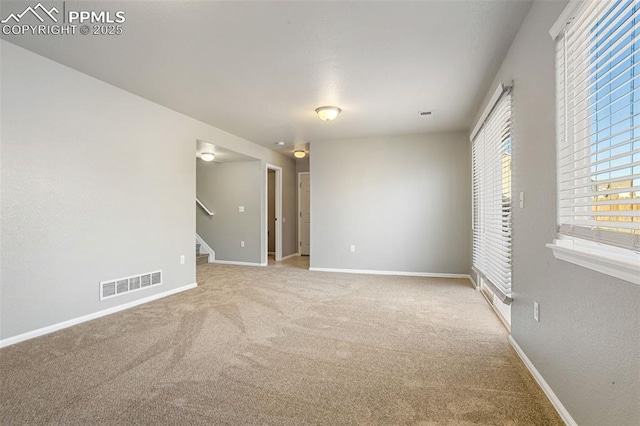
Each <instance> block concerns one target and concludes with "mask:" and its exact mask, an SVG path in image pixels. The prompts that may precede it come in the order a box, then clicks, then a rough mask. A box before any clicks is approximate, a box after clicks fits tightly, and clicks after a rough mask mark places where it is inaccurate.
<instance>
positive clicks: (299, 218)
mask: <svg viewBox="0 0 640 426" xmlns="http://www.w3.org/2000/svg"><path fill="white" fill-rule="evenodd" d="M308 174H310V173H309V172H298V184H297V185H296V187H297V190H298V254H300V247H302V238H301V236H300V229H302V223H301V222H302V220H301V219H302V217H300V214H301V213H302V208H301V206H300V198H301V197H300V189H302V188H301V187H300V186H301V185H302V179H301V177H302V175H308ZM309 182H311V176H309ZM309 203H311V196H309ZM309 207H311V206H309ZM309 242H311V230H309ZM309 255H311V247H309Z"/></svg>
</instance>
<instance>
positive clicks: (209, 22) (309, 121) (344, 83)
mask: <svg viewBox="0 0 640 426" xmlns="http://www.w3.org/2000/svg"><path fill="white" fill-rule="evenodd" d="M3 3H5V2H3ZM54 3H55V2H54ZM66 3H67V5H66V7H67V8H71V7H73V6H74V5H75V6H77V5H79V4H80V5H82V7H83V8H85V9H86V8H87V5H89V4H90V5H91V9H92V10H112V11H115V10H118V9H120V10H124V11H125V12H126V22H125V23H124V24H123V32H124V33H123V34H122V35H120V36H95V35H87V36H81V35H75V36H70V37H64V36H42V35H38V36H2V37H3V38H4V39H6V40H9V41H11V42H13V43H15V44H18V45H20V46H23V47H25V48H27V49H29V50H32V51H34V52H36V53H38V54H41V55H43V56H46V57H48V58H51V59H53V60H55V61H58V62H60V63H62V64H65V65H68V66H70V67H72V68H75V69H77V70H79V71H81V72H83V73H86V74H89V75H92V76H94V77H96V78H98V79H100V80H104V81H106V82H108V83H111V84H113V85H115V86H118V87H121V88H123V89H125V90H127V91H130V92H132V93H135V94H137V95H140V96H142V97H144V98H147V99H149V100H152V101H154V102H157V103H159V104H162V105H165V106H167V107H169V108H171V109H174V110H176V111H179V112H182V113H184V114H187V115H189V116H191V117H194V118H196V119H199V120H202V121H204V122H206V123H209V124H211V125H213V126H215V127H218V128H220V129H223V130H226V131H228V132H230V133H233V134H236V135H238V136H241V137H243V138H245V139H248V140H250V141H252V142H256V143H259V144H262V145H264V146H267V147H269V148H271V149H274V150H283V151H289V152H291V151H293V148H294V146H295V144H303V143H305V142H311V143H313V142H314V141H321V140H327V139H336V138H350V137H365V136H380V135H391V134H413V133H426V132H440V131H453V130H466V129H468V128H469V127H470V126H471V124H472V123H471V120H472V119H473V116H474V115H475V113H476V110H477V109H478V108H479V104H480V102H481V100H482V97H483V95H484V93H485V92H486V91H487V90H488V89H489V87H488V85H489V84H490V81H491V79H492V77H493V75H494V74H495V72H496V71H497V68H498V66H499V64H500V63H501V61H502V59H503V57H504V55H505V54H506V51H507V49H508V47H509V45H510V44H511V41H512V40H513V38H514V36H515V34H516V33H517V30H518V29H519V27H520V25H521V24H522V22H523V20H524V17H525V15H526V13H527V11H528V9H529V7H530V2H529V1H519V0H504V1H500V0H493V1H489V0H484V1H480V0H475V1H423V2H327V1H323V2H307V1H300V2H294V1H283V2H271V1H258V2H255V1H254V2H244V1H242V2H211V1H209V2H205V1H197V2H194V1H163V2H149V1H129V2H115V1H114V2H81V3H75V2H71V1H67V2H66ZM24 4H25V3H22V8H24ZM3 10H7V8H6V6H5V5H4V4H3ZM2 15H3V16H4V15H5V13H4V12H3V13H2ZM321 105H337V106H339V107H340V108H342V110H343V112H342V114H341V115H340V116H339V117H338V118H337V119H336V120H335V121H333V122H322V121H320V120H319V119H318V118H317V116H316V115H315V112H314V110H315V108H316V107H318V106H321ZM421 110H433V111H434V113H433V116H432V117H429V118H418V111H421ZM280 140H282V141H285V142H286V143H287V145H286V146H285V147H278V146H276V145H275V142H277V141H280ZM212 142H215V141H212Z"/></svg>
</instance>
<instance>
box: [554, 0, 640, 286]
mask: <svg viewBox="0 0 640 426" xmlns="http://www.w3.org/2000/svg"><path fill="white" fill-rule="evenodd" d="M552 36H555V38H556V90H557V93H556V99H557V143H558V150H557V161H558V172H557V179H558V239H557V240H556V242H555V243H554V244H550V247H551V248H553V249H554V254H555V255H556V257H558V258H561V259H564V260H568V261H570V262H573V263H577V264H580V265H582V266H586V267H588V268H591V269H595V270H598V271H600V272H604V273H608V274H610V275H613V276H617V277H619V278H622V279H626V280H628V281H632V282H636V283H638V284H640V253H639V252H640V5H639V3H638V0H616V1H597V0H596V1H594V0H590V1H585V2H582V3H576V2H572V3H571V4H570V6H569V7H568V9H567V10H566V11H565V12H564V13H563V15H562V16H561V20H559V22H558V24H556V26H554V29H552Z"/></svg>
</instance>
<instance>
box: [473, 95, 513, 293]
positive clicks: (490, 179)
mask: <svg viewBox="0 0 640 426" xmlns="http://www.w3.org/2000/svg"><path fill="white" fill-rule="evenodd" d="M472 137H473V140H472V148H471V150H472V154H471V156H472V181H473V182H472V190H473V266H474V269H475V270H476V272H478V273H479V274H480V275H481V276H482V278H484V279H485V281H486V282H488V283H489V284H490V286H491V287H493V289H494V290H497V291H498V295H499V296H501V299H502V300H503V301H504V302H506V303H510V302H511V93H510V87H509V88H505V89H502V92H501V93H499V97H498V98H497V100H496V103H495V105H494V106H493V108H492V109H491V112H490V113H489V114H488V116H487V117H486V119H485V121H484V123H483V124H482V125H481V127H480V128H479V130H478V131H477V132H476V133H475V135H473V136H472Z"/></svg>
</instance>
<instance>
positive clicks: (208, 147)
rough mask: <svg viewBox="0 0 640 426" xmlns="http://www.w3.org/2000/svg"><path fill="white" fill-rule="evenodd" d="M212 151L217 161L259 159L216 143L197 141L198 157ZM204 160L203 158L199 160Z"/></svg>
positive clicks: (228, 161)
mask: <svg viewBox="0 0 640 426" xmlns="http://www.w3.org/2000/svg"><path fill="white" fill-rule="evenodd" d="M205 152H210V153H212V154H214V155H215V159H214V160H213V162H215V163H238V162H241V161H257V160H258V159H257V158H253V157H249V156H248V155H244V154H240V153H238V152H235V151H232V150H229V149H226V148H223V147H221V146H216V145H214V144H211V143H208V142H205V141H201V140H197V141H196V157H197V158H198V159H199V158H200V155H201V154H203V153H205ZM198 161H202V160H198Z"/></svg>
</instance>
